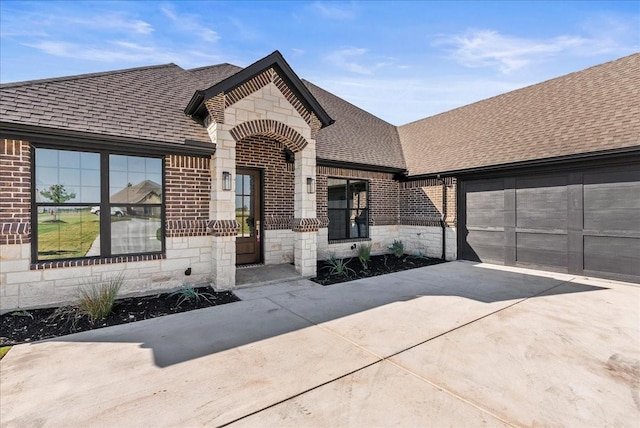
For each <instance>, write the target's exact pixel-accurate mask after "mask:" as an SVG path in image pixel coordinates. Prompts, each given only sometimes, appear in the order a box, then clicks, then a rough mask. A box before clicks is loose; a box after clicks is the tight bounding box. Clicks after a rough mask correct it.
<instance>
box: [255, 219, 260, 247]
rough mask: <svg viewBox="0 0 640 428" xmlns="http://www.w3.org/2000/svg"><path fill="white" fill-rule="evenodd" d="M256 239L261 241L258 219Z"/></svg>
mask: <svg viewBox="0 0 640 428" xmlns="http://www.w3.org/2000/svg"><path fill="white" fill-rule="evenodd" d="M256 241H257V242H260V222H259V221H256Z"/></svg>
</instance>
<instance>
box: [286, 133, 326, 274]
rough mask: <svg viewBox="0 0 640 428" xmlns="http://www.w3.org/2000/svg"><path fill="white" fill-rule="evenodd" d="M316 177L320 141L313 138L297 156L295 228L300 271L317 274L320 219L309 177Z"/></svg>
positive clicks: (297, 268)
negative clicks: (317, 141) (317, 147)
mask: <svg viewBox="0 0 640 428" xmlns="http://www.w3.org/2000/svg"><path fill="white" fill-rule="evenodd" d="M309 178H311V179H313V183H314V187H315V180H316V144H315V140H309V141H308V144H307V145H306V147H305V148H304V149H302V150H301V151H298V152H297V153H296V159H295V204H294V208H295V210H294V217H295V218H294V224H293V231H294V232H295V242H294V258H295V266H296V272H298V273H299V274H300V275H301V276H305V277H312V276H316V274H317V272H316V266H317V239H318V228H319V226H320V222H319V221H318V219H317V217H316V194H315V189H314V192H313V193H309V191H308V186H307V179H309Z"/></svg>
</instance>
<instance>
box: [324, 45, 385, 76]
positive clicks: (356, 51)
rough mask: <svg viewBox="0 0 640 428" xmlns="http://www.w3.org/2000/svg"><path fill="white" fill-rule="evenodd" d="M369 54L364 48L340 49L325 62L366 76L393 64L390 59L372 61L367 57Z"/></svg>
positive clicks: (327, 57) (326, 58)
mask: <svg viewBox="0 0 640 428" xmlns="http://www.w3.org/2000/svg"><path fill="white" fill-rule="evenodd" d="M367 52H368V50H367V49H363V48H344V49H338V50H336V51H334V52H332V53H331V54H329V55H327V56H326V57H325V60H326V61H328V62H329V63H331V64H333V65H334V66H335V67H337V68H339V69H341V70H346V71H349V72H351V73H356V74H364V75H371V74H373V73H374V72H375V71H376V70H378V69H380V68H383V67H387V66H389V65H391V64H392V63H391V62H390V61H389V60H388V59H386V60H384V61H377V62H376V61H371V60H370V59H369V58H367V57H366V56H365V54H366V53H367Z"/></svg>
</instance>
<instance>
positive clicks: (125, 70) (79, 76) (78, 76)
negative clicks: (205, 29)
mask: <svg viewBox="0 0 640 428" xmlns="http://www.w3.org/2000/svg"><path fill="white" fill-rule="evenodd" d="M164 67H178V68H179V69H180V70H183V71H186V70H184V69H183V68H182V67H180V66H179V65H177V64H174V63H173V62H170V63H168V64H159V65H145V66H141V67H132V68H123V69H121V70H111V71H99V72H97V73H84V74H74V75H71V76H60V77H51V78H46V79H34V80H22V81H18V82H8V83H0V89H4V88H14V87H18V86H26V85H35V84H41V83H55V82H64V81H71V80H80V79H88V78H92V77H101V76H111V75H114V74H123V73H131V72H134V71H142V70H151V69H156V68H164Z"/></svg>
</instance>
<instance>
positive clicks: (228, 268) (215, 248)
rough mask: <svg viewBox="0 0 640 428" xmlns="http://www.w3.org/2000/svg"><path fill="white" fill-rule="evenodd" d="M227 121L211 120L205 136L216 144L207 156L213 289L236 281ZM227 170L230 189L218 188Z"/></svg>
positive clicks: (232, 145) (232, 151)
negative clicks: (213, 150) (212, 154)
mask: <svg viewBox="0 0 640 428" xmlns="http://www.w3.org/2000/svg"><path fill="white" fill-rule="evenodd" d="M226 128H228V126H227V125H224V124H220V123H215V122H213V123H211V124H210V125H209V127H208V128H207V131H208V132H209V137H210V138H211V141H213V142H214V143H215V145H216V153H215V155H214V156H213V158H212V159H211V202H210V206H209V218H210V219H211V220H210V222H209V229H210V233H211V235H212V253H211V258H212V259H211V268H212V269H211V273H212V280H213V283H214V285H215V287H216V288H217V289H230V288H233V287H234V286H235V285H236V235H237V233H238V229H239V228H240V225H239V224H238V222H237V221H236V216H235V175H236V142H235V140H234V139H233V138H232V137H231V134H230V133H229V131H228V129H226ZM223 172H229V173H230V174H231V190H223V189H222V173H223Z"/></svg>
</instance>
